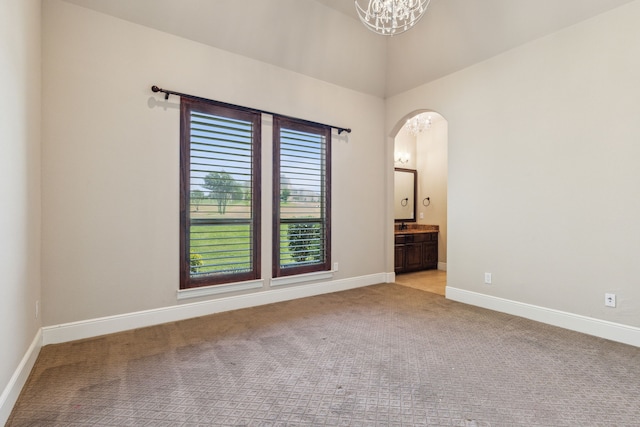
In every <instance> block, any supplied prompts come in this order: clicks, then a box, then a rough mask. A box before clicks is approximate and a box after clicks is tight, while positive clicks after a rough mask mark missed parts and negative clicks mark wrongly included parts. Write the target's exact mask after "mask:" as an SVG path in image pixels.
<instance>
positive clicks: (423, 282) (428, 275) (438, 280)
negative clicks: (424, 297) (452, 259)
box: [396, 270, 447, 296]
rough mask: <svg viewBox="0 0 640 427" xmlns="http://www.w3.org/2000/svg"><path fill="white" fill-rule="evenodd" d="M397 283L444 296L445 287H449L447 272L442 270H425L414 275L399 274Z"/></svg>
mask: <svg viewBox="0 0 640 427" xmlns="http://www.w3.org/2000/svg"><path fill="white" fill-rule="evenodd" d="M396 283H397V284H398V285H402V286H408V287H410V288H414V289H420V290H422V291H426V292H431V293H434V294H438V295H442V296H444V295H445V287H446V286H447V272H446V271H441V270H424V271H416V272H414V273H403V274H397V275H396Z"/></svg>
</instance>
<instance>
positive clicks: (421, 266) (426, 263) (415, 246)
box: [394, 232, 438, 273]
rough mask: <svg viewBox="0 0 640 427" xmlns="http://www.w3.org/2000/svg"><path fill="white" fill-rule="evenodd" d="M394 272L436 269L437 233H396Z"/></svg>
mask: <svg viewBox="0 0 640 427" xmlns="http://www.w3.org/2000/svg"><path fill="white" fill-rule="evenodd" d="M394 249H395V250H394V253H395V272H396V273H403V272H408V271H418V270H428V269H432V268H438V233H437V232H429V233H416V232H413V233H406V234H404V233H396V235H395V248H394Z"/></svg>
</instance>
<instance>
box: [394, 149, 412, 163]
mask: <svg viewBox="0 0 640 427" xmlns="http://www.w3.org/2000/svg"><path fill="white" fill-rule="evenodd" d="M410 158H411V155H410V154H409V153H407V152H405V151H397V152H396V155H395V160H396V163H401V164H403V165H404V164H405V163H409V159H410Z"/></svg>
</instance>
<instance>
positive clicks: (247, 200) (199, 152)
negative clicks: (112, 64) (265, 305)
mask: <svg viewBox="0 0 640 427" xmlns="http://www.w3.org/2000/svg"><path fill="white" fill-rule="evenodd" d="M260 126H261V116H260V114H259V113H256V112H253V111H246V110H241V109H236V108H230V107H227V106H223V105H220V104H216V103H213V102H205V101H200V100H193V99H186V98H183V99H182V101H181V138H180V139H181V141H180V230H181V233H180V288H181V289H187V288H194V287H199V286H208V285H215V284H221V283H229V282H236V281H243V280H252V279H257V278H258V277H259V274H260V181H259V179H260Z"/></svg>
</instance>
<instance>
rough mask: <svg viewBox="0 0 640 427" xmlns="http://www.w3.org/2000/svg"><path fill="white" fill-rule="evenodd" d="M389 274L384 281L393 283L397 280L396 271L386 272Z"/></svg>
mask: <svg viewBox="0 0 640 427" xmlns="http://www.w3.org/2000/svg"><path fill="white" fill-rule="evenodd" d="M386 275H387V279H386V280H385V281H384V283H393V282H395V281H396V273H386Z"/></svg>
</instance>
